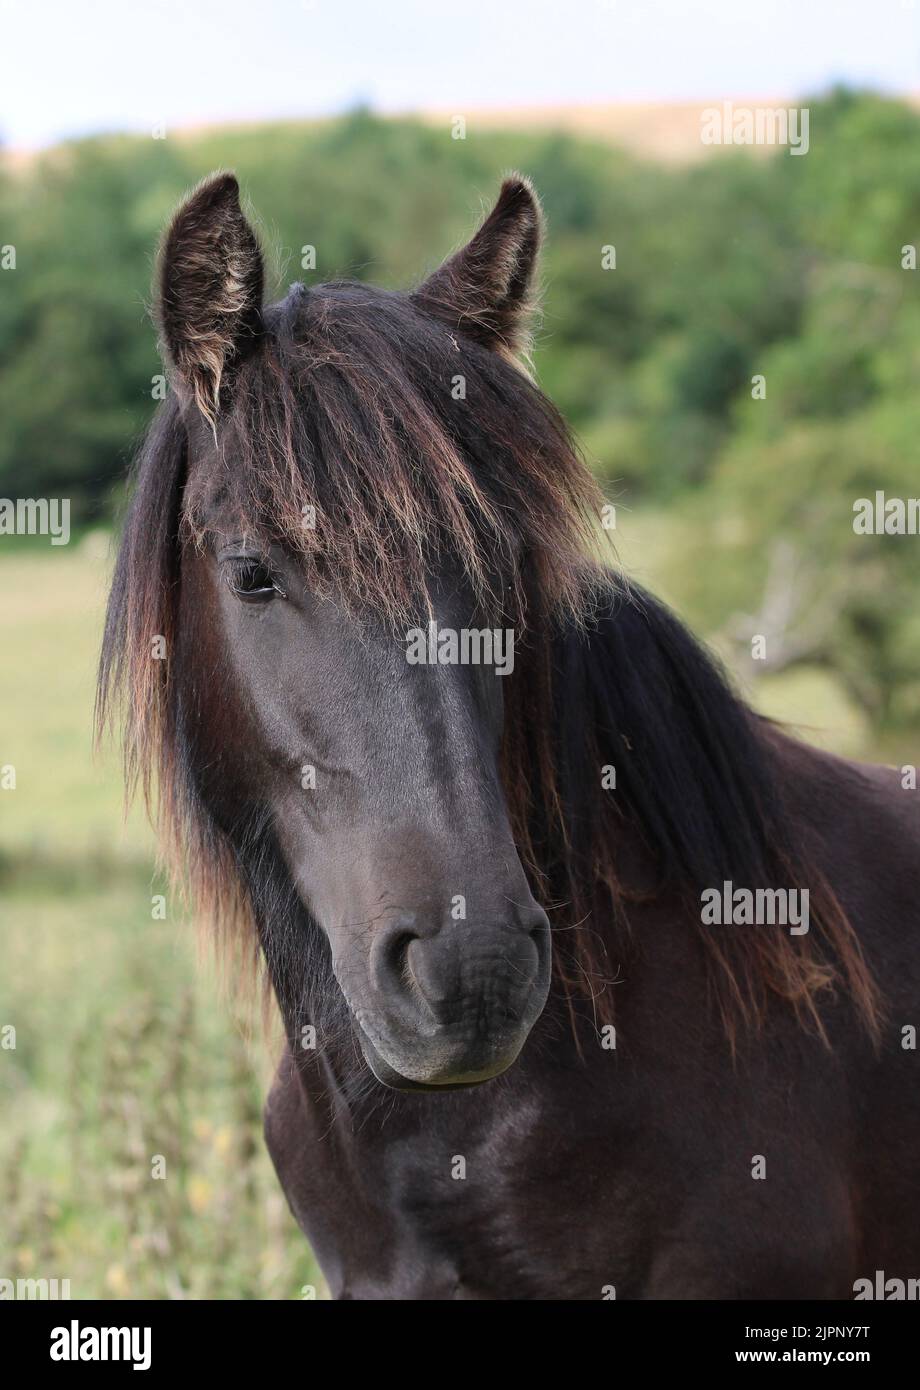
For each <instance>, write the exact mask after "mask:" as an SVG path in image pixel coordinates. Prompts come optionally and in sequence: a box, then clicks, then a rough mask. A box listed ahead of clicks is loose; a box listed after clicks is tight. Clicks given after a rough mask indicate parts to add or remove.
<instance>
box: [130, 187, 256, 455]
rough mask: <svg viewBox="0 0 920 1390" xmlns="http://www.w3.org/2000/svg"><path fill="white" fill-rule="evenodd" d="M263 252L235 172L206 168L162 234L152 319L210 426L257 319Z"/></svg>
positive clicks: (181, 381)
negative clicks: (223, 388) (206, 174)
mask: <svg viewBox="0 0 920 1390" xmlns="http://www.w3.org/2000/svg"><path fill="white" fill-rule="evenodd" d="M262 282H263V269H262V253H261V251H260V250H259V243H258V241H257V240H256V235H255V232H254V231H253V230H252V228H251V227H250V225H249V223H248V222H247V220H246V218H245V216H244V214H243V210H242V208H241V207H240V189H239V184H238V183H237V181H236V179H235V177H234V176H233V174H228V173H220V174H212V175H211V177H210V178H208V179H205V181H204V183H201V184H199V185H198V187H197V188H196V189H195V191H194V192H193V193H192V194H190V196H189V197H188V198H187V199H186V201H185V202H184V203H183V204H182V206H181V207H180V209H179V211H178V212H177V213H176V215H175V217H174V218H173V221H172V225H171V226H170V228H169V231H168V232H167V233H166V236H165V237H164V239H163V245H162V247H161V250H160V258H159V284H158V296H157V306H156V310H157V319H158V321H159V327H160V333H161V335H162V339H163V346H164V348H165V350H166V354H167V356H168V358H169V360H170V362H171V364H172V366H173V368H174V369H175V372H176V375H177V377H178V384H179V387H180V390H181V391H184V393H185V394H186V395H187V397H189V398H190V399H191V400H193V401H194V402H195V404H196V405H197V406H198V409H199V410H200V411H201V413H202V415H203V416H204V417H205V419H206V420H207V421H208V423H209V424H210V425H211V426H212V427H213V426H214V423H215V421H216V419H217V413H218V410H219V408H220V400H221V386H222V384H224V382H225V381H226V378H227V375H228V373H229V370H230V369H231V368H232V367H233V366H234V365H235V364H236V363H237V362H239V361H240V360H241V359H242V357H243V356H244V355H245V354H246V352H247V351H248V350H249V348H250V347H251V346H252V345H253V343H254V342H255V340H256V337H257V335H258V333H259V330H260V328H261V324H262Z"/></svg>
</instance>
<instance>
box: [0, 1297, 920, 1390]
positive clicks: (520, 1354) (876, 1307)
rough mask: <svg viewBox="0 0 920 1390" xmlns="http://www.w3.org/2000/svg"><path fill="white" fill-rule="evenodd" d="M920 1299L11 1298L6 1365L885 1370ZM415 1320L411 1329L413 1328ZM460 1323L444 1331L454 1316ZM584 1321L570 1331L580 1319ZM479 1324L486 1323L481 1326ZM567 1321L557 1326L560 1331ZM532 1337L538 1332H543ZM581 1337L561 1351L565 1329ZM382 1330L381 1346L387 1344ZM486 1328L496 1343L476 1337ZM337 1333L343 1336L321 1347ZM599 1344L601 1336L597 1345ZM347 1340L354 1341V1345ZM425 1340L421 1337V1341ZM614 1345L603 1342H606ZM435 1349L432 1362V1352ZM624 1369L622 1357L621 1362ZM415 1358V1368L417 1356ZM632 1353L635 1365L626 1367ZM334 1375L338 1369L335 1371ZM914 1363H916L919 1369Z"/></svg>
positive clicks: (906, 1354) (910, 1331)
mask: <svg viewBox="0 0 920 1390" xmlns="http://www.w3.org/2000/svg"><path fill="white" fill-rule="evenodd" d="M917 1311H918V1310H917V1307H916V1305H914V1304H912V1303H894V1302H889V1303H873V1302H861V1303H744V1304H739V1303H732V1304H729V1303H663V1302H658V1303H627V1302H620V1303H616V1302H615V1301H613V1300H611V1302H610V1304H609V1305H608V1306H606V1307H600V1308H595V1310H594V1312H593V1313H591V1312H589V1311H588V1310H587V1309H586V1308H584V1307H583V1306H582V1307H580V1308H577V1309H574V1310H573V1309H571V1308H570V1309H568V1310H565V1309H563V1308H562V1307H561V1306H554V1307H553V1309H552V1311H551V1312H548V1313H547V1312H544V1313H541V1314H539V1315H538V1317H539V1321H538V1322H535V1323H531V1322H530V1317H531V1316H533V1310H532V1309H531V1310H530V1311H528V1309H527V1306H526V1305H511V1304H506V1303H502V1304H493V1305H491V1311H489V1308H488V1307H486V1308H483V1309H481V1310H480V1311H476V1310H470V1309H469V1308H467V1310H466V1311H461V1310H459V1309H458V1310H457V1312H455V1313H444V1314H437V1313H435V1312H434V1307H433V1305H427V1307H426V1313H425V1319H424V1323H421V1324H420V1323H419V1322H418V1321H417V1318H415V1317H413V1315H412V1313H411V1312H410V1311H409V1310H406V1312H405V1313H404V1314H403V1315H402V1316H401V1314H400V1310H399V1308H398V1307H396V1308H393V1307H389V1308H387V1309H386V1310H381V1305H380V1304H376V1305H372V1304H366V1305H364V1306H356V1305H355V1304H334V1303H324V1302H313V1301H304V1302H296V1303H295V1302H291V1303H200V1302H196V1303H192V1302H187V1303H182V1302H176V1303H140V1302H132V1301H118V1302H58V1303H53V1302H7V1303H6V1304H5V1305H3V1306H2V1307H0V1335H2V1345H3V1353H4V1358H5V1362H6V1364H7V1365H9V1364H10V1360H9V1358H10V1357H11V1356H12V1357H13V1358H14V1361H13V1364H15V1365H16V1367H17V1370H18V1371H19V1372H20V1374H21V1373H22V1372H25V1373H26V1374H28V1373H29V1372H30V1371H31V1370H32V1369H35V1370H37V1371H38V1370H40V1371H43V1372H44V1373H46V1374H47V1373H48V1372H49V1371H50V1373H51V1374H52V1376H53V1377H55V1378H58V1377H59V1378H60V1379H61V1381H62V1383H63V1382H66V1381H67V1380H69V1379H71V1378H72V1377H73V1376H74V1375H77V1376H80V1375H81V1374H83V1373H85V1372H89V1373H91V1374H92V1375H94V1376H98V1375H99V1374H100V1373H103V1374H105V1375H108V1376H111V1375H118V1374H125V1373H129V1374H134V1375H136V1374H137V1373H141V1374H142V1375H144V1376H145V1377H147V1378H149V1377H151V1376H153V1377H160V1376H165V1375H173V1374H175V1373H176V1372H180V1373H186V1374H188V1373H196V1372H206V1373H209V1374H213V1373H215V1372H216V1373H218V1374H220V1373H222V1372H225V1373H227V1374H228V1375H233V1376H234V1377H239V1376H240V1375H241V1374H242V1373H243V1372H244V1369H245V1367H246V1366H247V1364H252V1365H253V1366H259V1367H260V1370H261V1374H262V1375H263V1376H264V1375H265V1374H268V1375H271V1374H272V1370H271V1368H272V1366H277V1365H278V1364H279V1362H280V1363H281V1364H282V1365H283V1366H284V1368H285V1371H284V1373H285V1376H288V1375H289V1374H290V1372H291V1371H292V1370H293V1369H294V1367H296V1366H297V1365H298V1364H299V1365H300V1366H301V1368H302V1371H303V1374H304V1376H306V1375H308V1374H310V1373H311V1370H315V1369H316V1358H317V1357H328V1356H329V1355H330V1354H336V1351H335V1349H336V1348H338V1353H337V1354H339V1355H341V1356H342V1357H343V1358H344V1360H343V1369H345V1368H346V1367H347V1370H348V1373H349V1374H350V1375H353V1374H354V1372H355V1369H356V1368H357V1367H358V1366H359V1365H360V1363H361V1360H362V1358H363V1356H365V1355H366V1356H367V1357H368V1358H369V1360H370V1363H371V1364H372V1365H373V1366H375V1368H379V1367H380V1366H381V1364H386V1366H387V1369H388V1372H390V1373H391V1374H393V1375H394V1376H399V1375H402V1374H405V1375H406V1376H407V1377H409V1378H414V1377H415V1376H416V1375H417V1374H418V1372H419V1369H420V1362H419V1361H417V1360H416V1353H415V1352H413V1348H416V1352H417V1353H418V1355H419V1356H420V1357H421V1358H422V1360H423V1362H424V1364H425V1365H426V1366H427V1373H428V1374H429V1375H430V1374H433V1373H435V1366H434V1365H433V1363H432V1360H431V1341H430V1339H431V1337H432V1336H433V1335H434V1336H436V1337H437V1338H438V1342H437V1345H438V1346H439V1347H440V1349H441V1351H442V1353H444V1354H445V1363H444V1366H445V1369H447V1368H449V1370H450V1371H452V1372H453V1373H454V1374H455V1375H456V1374H457V1373H458V1372H459V1371H461V1370H462V1368H463V1365H464V1363H465V1361H466V1360H467V1358H469V1364H474V1365H475V1367H476V1370H477V1372H478V1373H480V1374H481V1373H482V1371H483V1369H485V1367H486V1364H487V1363H491V1365H492V1366H493V1367H494V1366H497V1365H498V1364H500V1362H501V1360H502V1356H501V1353H502V1350H504V1351H505V1352H506V1353H507V1355H508V1356H510V1357H511V1360H512V1362H513V1364H515V1366H516V1367H519V1366H520V1364H521V1362H523V1361H526V1360H527V1359H529V1358H528V1351H529V1350H530V1349H532V1350H533V1352H536V1353H537V1354H538V1355H540V1356H543V1355H544V1354H545V1352H546V1350H547V1348H548V1347H552V1348H553V1349H554V1350H553V1354H554V1356H556V1355H557V1354H558V1355H561V1354H562V1353H563V1350H564V1347H566V1346H568V1349H569V1354H570V1355H576V1356H577V1357H578V1359H579V1361H583V1358H584V1357H586V1356H589V1355H590V1359H591V1361H592V1362H593V1361H595V1360H596V1359H598V1358H599V1359H601V1360H602V1361H608V1362H609V1365H610V1368H611V1369H613V1367H614V1366H615V1365H619V1366H620V1367H621V1368H624V1369H625V1367H626V1366H630V1367H634V1366H635V1365H637V1364H638V1366H640V1367H642V1368H643V1369H647V1370H649V1371H656V1370H674V1369H679V1370H690V1371H693V1370H698V1371H700V1372H705V1371H707V1370H710V1369H714V1368H719V1369H723V1368H728V1367H735V1368H743V1367H745V1366H759V1365H761V1366H762V1365H786V1366H788V1365H813V1366H821V1367H829V1368H835V1367H837V1366H865V1367H871V1368H872V1369H873V1370H874V1371H878V1370H880V1369H883V1370H888V1369H894V1368H895V1367H900V1366H903V1365H904V1363H905V1359H906V1358H911V1359H912V1353H913V1351H914V1350H915V1346H916V1333H917V1330H918V1319H917ZM403 1316H404V1317H405V1321H403ZM442 1316H444V1317H445V1318H446V1321H445V1322H443V1323H442V1322H441V1321H440V1319H441V1317H442ZM570 1317H571V1318H573V1319H574V1321H573V1322H572V1323H569V1321H568V1319H569V1318H570ZM469 1318H472V1322H470V1321H468V1319H469ZM554 1324H556V1331H555V1332H554V1330H553V1325H554ZM531 1329H532V1331H531ZM569 1329H572V1330H577V1333H578V1340H577V1341H574V1342H568V1343H561V1342H558V1341H556V1340H555V1338H556V1335H557V1334H558V1333H564V1332H565V1331H567V1330H569ZM378 1330H379V1333H380V1335H379V1337H378V1336H376V1335H374V1334H375V1333H377V1332H378ZM480 1330H484V1331H485V1332H486V1333H487V1335H488V1341H487V1342H485V1343H484V1342H482V1341H481V1340H480V1338H479V1337H478V1336H477V1337H475V1338H474V1339H473V1340H472V1341H471V1340H470V1333H471V1332H475V1333H478V1332H479V1331H480ZM329 1336H332V1337H334V1338H335V1341H330V1342H325V1341H321V1340H319V1339H322V1338H325V1337H329ZM585 1336H587V1337H588V1338H589V1339H590V1340H583V1339H584V1338H585ZM343 1337H344V1339H345V1340H342V1338H343ZM417 1337H420V1338H421V1341H420V1342H418V1341H417ZM601 1339H602V1340H601ZM423 1345H424V1346H427V1348H428V1350H427V1351H425V1352H424V1353H422V1346H423ZM611 1357H612V1358H613V1360H610V1358H611ZM404 1358H405V1359H404ZM624 1358H627V1359H624ZM321 1364H322V1365H323V1367H324V1370H325V1372H326V1374H328V1372H329V1370H330V1369H331V1368H330V1367H329V1364H328V1360H325V1361H324V1362H322V1363H321ZM908 1364H910V1363H909V1361H908Z"/></svg>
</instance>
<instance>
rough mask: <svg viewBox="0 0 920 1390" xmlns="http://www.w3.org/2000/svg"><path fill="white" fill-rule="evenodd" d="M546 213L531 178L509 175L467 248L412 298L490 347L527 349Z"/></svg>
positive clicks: (514, 350) (431, 277) (501, 349)
mask: <svg viewBox="0 0 920 1390" xmlns="http://www.w3.org/2000/svg"><path fill="white" fill-rule="evenodd" d="M542 237H543V214H542V212H541V210H540V203H539V200H538V198H537V195H536V193H535V192H534V190H533V187H532V186H531V184H530V181H529V180H528V179H525V178H522V177H521V175H519V174H514V175H512V176H511V177H509V178H507V179H505V181H504V183H503V184H502V187H501V192H500V194H499V196H498V202H497V203H496V204H495V207H494V208H493V209H492V211H491V212H490V213H489V215H488V217H487V218H486V220H485V222H483V224H482V226H481V227H480V228H479V231H478V232H477V233H476V235H475V236H474V237H473V239H472V241H470V242H468V244H467V245H466V246H464V247H463V249H462V250H460V251H457V252H456V253H455V254H454V255H453V256H451V257H450V259H449V260H446V261H445V262H444V264H443V265H442V266H441V267H440V269H438V270H436V271H435V272H434V274H433V275H431V276H429V278H428V279H427V280H426V281H425V282H424V284H422V285H420V286H419V288H418V289H417V290H416V291H415V293H414V294H413V296H412V298H413V299H414V300H415V301H416V302H417V303H418V304H420V305H421V306H422V307H423V308H425V309H426V310H427V311H428V312H429V313H431V314H434V315H436V316H437V317H438V318H440V319H441V320H443V322H445V323H449V324H450V325H451V327H453V328H458V329H460V330H461V331H462V332H463V333H466V334H467V335H468V336H469V337H471V338H475V339H476V340H477V341H478V342H480V343H483V344H485V346H486V347H490V348H495V349H497V350H499V351H504V352H507V353H515V352H519V351H521V350H522V349H523V348H525V347H526V344H527V337H528V331H527V330H528V318H529V314H530V311H531V309H532V307H533V304H532V298H533V289H534V281H535V278H536V268H537V257H538V254H539V250H540V243H541V241H542Z"/></svg>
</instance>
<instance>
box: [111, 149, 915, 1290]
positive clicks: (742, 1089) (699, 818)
mask: <svg viewBox="0 0 920 1390" xmlns="http://www.w3.org/2000/svg"><path fill="white" fill-rule="evenodd" d="M540 235H541V217H540V212H539V207H538V204H537V202H536V199H535V197H534V194H533V192H532V190H531V189H530V188H529V186H528V185H527V183H526V182H525V181H524V180H522V179H518V178H512V179H509V180H508V181H506V183H505V184H504V186H503V187H502V191H501V196H500V197H499V200H498V202H497V204H496V206H495V208H494V209H493V211H492V212H491V214H490V215H489V217H488V218H487V219H486V221H485V223H484V224H483V226H482V227H481V228H480V230H479V231H478V232H477V234H476V235H475V237H474V238H473V239H472V241H471V242H470V243H469V245H467V246H466V247H464V248H463V249H462V250H460V251H459V252H457V253H456V254H455V255H454V256H453V257H452V258H451V259H450V260H448V261H447V262H446V263H445V264H444V265H443V266H442V267H441V268H440V269H439V270H437V271H435V273H434V274H433V275H432V276H431V277H430V278H429V279H428V280H426V281H425V283H424V284H423V285H422V286H421V287H420V288H419V289H418V290H416V291H415V292H414V293H412V294H397V293H387V292H383V291H380V290H375V289H371V288H369V287H367V286H365V285H362V284H355V283H349V282H337V283H333V284H327V285H322V286H320V287H318V288H315V289H310V290H307V289H304V288H303V287H302V286H300V285H295V286H294V287H293V288H292V289H291V291H290V293H289V294H288V295H287V297H286V298H285V299H284V301H283V302H282V303H280V304H277V305H275V306H274V307H272V308H264V307H263V304H262V280H263V273H262V260H261V255H260V251H259V247H258V243H257V240H256V237H255V235H254V234H253V232H252V230H251V228H250V226H249V224H248V223H247V221H246V219H245V217H244V215H243V213H242V211H241V209H240V203H239V194H238V188H237V184H236V181H235V179H234V178H233V177H232V176H230V175H217V176H215V177H213V178H211V179H210V180H208V181H207V182H206V183H204V184H203V185H202V186H201V187H200V188H198V189H197V191H196V192H195V193H193V194H192V196H191V197H190V199H189V200H188V201H187V202H186V204H185V205H184V206H183V207H182V209H181V210H180V211H179V213H178V215H177V216H176V218H175V220H174V222H173V224H172V226H171V228H170V230H169V232H168V235H167V237H166V239H165V243H164V247H163V251H162V255H161V260H160V267H159V287H158V299H157V303H158V315H159V323H160V329H161V334H162V341H163V347H164V350H165V354H166V357H167V360H168V363H169V365H170V368H171V372H172V382H173V388H174V389H173V393H172V396H171V399H170V400H169V401H168V402H166V403H165V404H164V406H163V407H162V408H161V412H160V414H159V416H158V418H157V419H156V421H155V422H154V425H153V427H152V430H151V432H150V435H149V438H148V440H147V443H146V446H145V448H144V450H143V451H142V454H141V457H140V459H139V464H138V473H137V480H136V490H135V494H134V500H133V505H132V509H131V512H130V517H129V520H128V523H127V528H126V531H125V536H124V540H123V544H122V548H121V554H120V557H119V561H118V567H117V573H116V576H115V581H114V587H113V591H112V596H111V601H110V608H109V616H108V623H107V629H106V637H105V646H104V653H103V659H102V682H101V692H102V693H101V710H100V714H101V718H102V719H103V720H104V719H105V715H106V709H107V707H108V708H111V702H112V699H113V698H114V696H115V695H116V694H118V695H124V697H125V699H126V704H127V711H126V713H127V729H128V744H127V747H128V763H129V772H130V774H131V775H132V777H133V776H138V775H139V776H140V777H141V778H142V780H143V781H144V782H145V783H146V785H147V787H148V790H150V789H151V783H155V784H156V785H157V787H158V795H159V805H160V812H161V818H162V824H163V830H164V833H165V834H167V835H168V837H169V840H170V843H171V844H172V846H173V853H174V856H175V859H176V862H177V864H178V865H179V866H180V868H182V869H183V870H184V869H188V871H189V872H190V873H191V876H192V878H193V880H194V882H195V884H196V886H197V889H198V892H199V894H200V896H201V897H202V898H203V900H204V905H205V909H206V911H207V912H208V913H209V914H210V915H211V916H212V917H213V919H214V921H215V922H216V924H217V925H218V926H219V927H220V928H222V929H223V930H225V931H227V930H229V929H230V928H233V929H234V930H235V932H236V937H235V939H236V940H238V941H240V942H242V943H243V946H244V950H245V949H248V950H249V951H250V953H251V955H252V956H254V957H258V958H259V959H260V960H261V961H262V962H263V963H264V966H265V968H266V972H267V976H268V978H269V980H270V982H271V986H272V988H273V990H274V993H275V996H276V997H277V1001H278V1004H279V1006H280V1010H281V1013H282V1015H283V1019H284V1024H285V1032H286V1035H287V1040H288V1041H287V1048H286V1051H285V1054H284V1056H283V1058H282V1060H281V1064H280V1066H279V1069H278V1074H277V1079H276V1082H275V1085H274V1088H273V1090H272V1093H271V1095H270V1098H269V1101H268V1105H267V1109H266V1134H267V1140H268V1146H269V1149H270V1151H271V1154H272V1157H273V1159H274V1162H275V1165H276V1168H277V1170H278V1174H279V1177H280V1179H281V1182H282V1185H283V1187H284V1190H285V1192H286V1194H287V1197H288V1199H289V1201H290V1204H291V1207H292V1209H293V1211H294V1213H295V1215H296V1217H297V1219H298V1221H299V1222H300V1224H301V1226H302V1227H303V1230H304V1231H305V1233H306V1234H307V1235H308V1237H309V1239H310V1240H311V1242H312V1243H313V1246H314V1248H315V1250H316V1253H317V1255H318V1257H319V1260H320V1263H321V1265H322V1267H323V1270H324V1271H325V1274H326V1276H327V1278H328V1281H329V1285H330V1287H331V1289H332V1292H333V1294H334V1295H335V1296H336V1297H338V1298H372V1299H373V1298H397V1299H398V1298H517V1299H542V1298H550V1299H552V1298H566V1299H601V1298H605V1297H606V1298H609V1297H613V1296H617V1297H620V1298H666V1297H672V1298H712V1297H723V1298H736V1299H741V1298H755V1297H766V1298H771V1297H792V1298H832V1297H844V1298H846V1297H852V1296H853V1286H854V1281H856V1280H857V1279H859V1278H869V1279H872V1278H874V1276H875V1271H877V1270H881V1271H884V1273H885V1276H886V1277H893V1278H903V1279H907V1278H911V1277H916V1276H918V1275H920V1220H918V1215H920V1196H918V1186H917V1172H918V1143H920V1085H918V1074H917V1067H918V1065H920V1064H918V1061H917V1053H916V1051H915V1050H913V1048H912V1039H913V1034H912V1028H913V1027H915V1026H916V1025H917V1024H918V1023H920V1018H918V1012H920V1008H918V985H920V932H918V919H920V906H918V904H920V855H918V851H920V817H918V812H917V796H918V793H917V792H915V791H907V790H903V789H902V787H901V784H900V779H899V777H898V775H897V774H896V773H894V772H893V771H889V770H886V769H883V768H873V767H858V766H855V765H853V764H850V763H845V762H842V761H840V760H838V759H836V758H833V757H829V756H826V755H824V754H821V753H818V752H815V751H814V750H812V749H810V748H806V747H804V746H802V745H800V744H798V743H796V742H793V741H792V740H791V739H789V738H787V737H786V736H785V735H784V734H783V733H782V732H780V731H779V730H777V729H776V728H775V727H773V726H772V725H770V724H768V723H766V722H764V721H763V720H761V719H759V718H758V717H756V716H755V715H754V714H752V713H751V712H750V711H749V710H748V708H747V707H746V706H745V705H744V704H743V703H742V702H741V701H740V700H739V699H738V698H737V697H736V696H735V695H734V694H733V693H732V691H731V690H730V689H729V687H728V685H727V683H726V681H725V679H724V677H723V676H722V675H721V673H720V672H719V671H718V670H717V669H716V667H715V666H714V665H713V663H712V661H711V660H710V658H709V657H708V656H707V655H706V654H705V653H704V652H703V651H702V650H701V648H700V647H699V646H698V645H697V644H696V643H695V642H694V640H693V639H692V638H691V637H690V636H689V635H688V634H687V633H686V632H685V631H684V630H683V628H682V627H681V626H680V624H679V623H678V622H677V621H676V620H675V618H674V617H673V616H672V615H671V614H670V613H669V612H667V611H666V610H665V609H663V608H662V607H661V606H660V605H659V604H658V603H657V602H655V600H653V599H652V598H651V597H649V596H648V595H647V594H644V593H642V592H641V591H638V590H636V589H634V588H632V587H630V586H629V585H628V584H626V583H625V582H624V581H623V580H622V579H621V578H620V577H619V575H618V574H617V572H616V571H615V570H614V569H613V568H612V567H609V566H608V565H607V564H606V563H605V562H604V561H603V560H602V559H601V558H600V556H601V544H600V542H601V538H602V537H603V535H604V531H603V526H602V522H601V516H602V507H603V499H602V498H601V497H600V495H599V494H598V493H597V491H596V489H595V486H594V484H593V483H592V481H591V478H590V475H589V473H588V471H587V469H586V468H585V467H584V465H583V463H582V462H581V460H580V458H579V456H578V454H577V452H576V450H575V448H574V446H573V444H572V441H571V439H570V437H569V435H568V433H567V430H566V428H565V426H564V424H563V422H562V421H561V420H560V418H559V416H558V415H557V413H556V412H555V411H554V409H553V408H552V406H551V405H550V404H549V403H548V402H547V400H546V399H545V398H544V397H543V396H542V395H541V394H540V392H539V391H538V389H537V388H536V386H535V385H534V384H533V382H532V380H531V379H530V377H529V376H528V374H527V372H526V371H525V370H524V369H522V367H521V366H520V362H519V356H520V354H521V353H522V352H523V351H525V349H526V332H525V330H526V324H527V314H528V309H529V301H530V298H531V291H532V286H533V281H534V272H535V263H536V258H537V254H538V249H539V241H540ZM509 634H510V637H509ZM512 641H513V646H512ZM498 653H501V657H502V659H501V661H499V660H498V658H497V654H498ZM164 654H165V659H157V658H158V657H162V656H164Z"/></svg>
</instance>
